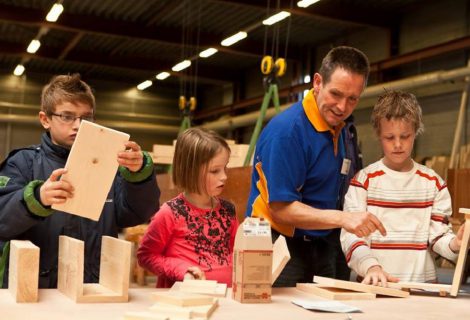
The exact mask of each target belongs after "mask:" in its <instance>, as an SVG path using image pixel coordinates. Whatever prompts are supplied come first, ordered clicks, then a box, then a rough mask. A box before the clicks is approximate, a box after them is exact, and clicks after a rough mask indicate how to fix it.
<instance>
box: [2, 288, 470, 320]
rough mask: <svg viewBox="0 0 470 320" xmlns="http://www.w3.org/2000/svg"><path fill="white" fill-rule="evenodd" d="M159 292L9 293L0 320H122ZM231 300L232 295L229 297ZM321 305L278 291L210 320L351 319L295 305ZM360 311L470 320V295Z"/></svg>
mask: <svg viewBox="0 0 470 320" xmlns="http://www.w3.org/2000/svg"><path fill="white" fill-rule="evenodd" d="M156 290H157V289H130V291H129V295H130V297H131V298H130V302H129V303H101V304H84V303H81V304H76V303H75V302H73V301H72V300H70V299H68V298H67V297H65V296H64V295H62V294H61V293H59V292H58V291H57V290H55V289H41V290H39V303H15V302H14V301H13V298H12V296H11V294H10V292H8V290H6V289H1V290H0V314H1V319H5V320H7V319H8V320H13V319H26V320H64V319H77V320H84V319H86V320H95V319H96V320H107V319H113V320H119V319H122V316H123V315H124V313H126V312H127V311H146V310H147V308H148V307H150V305H152V301H151V300H150V299H149V297H148V295H149V293H150V292H155V291H156ZM229 294H230V292H229ZM293 298H299V299H309V298H310V299H319V300H321V298H316V297H315V296H312V295H309V294H306V293H303V292H300V291H298V290H296V289H295V288H274V289H273V301H272V303H270V304H240V303H238V302H236V301H234V300H232V299H229V298H222V299H220V300H219V304H220V306H219V308H218V309H217V310H216V311H215V313H214V314H213V315H212V317H211V320H219V319H223V320H230V319H238V320H239V319H261V320H262V319H269V320H277V319H279V320H286V319H288V320H293V319H295V320H298V319H331V320H341V319H343V320H344V319H347V316H346V315H345V314H339V313H321V312H313V311H308V310H305V309H303V308H301V307H298V306H296V305H293V304H292V303H291V300H292V299H293ZM345 303H346V304H349V305H353V306H356V307H359V308H361V309H362V310H363V313H352V314H350V315H351V317H352V319H364V320H367V319H370V320H377V319H387V320H389V319H390V320H394V319H413V320H418V319H426V320H430V319H436V320H442V319H470V311H469V310H470V295H468V294H462V295H459V297H458V298H448V297H444V298H443V297H438V296H436V295H412V296H410V297H409V298H384V297H379V298H377V299H375V300H362V301H359V300H357V301H345Z"/></svg>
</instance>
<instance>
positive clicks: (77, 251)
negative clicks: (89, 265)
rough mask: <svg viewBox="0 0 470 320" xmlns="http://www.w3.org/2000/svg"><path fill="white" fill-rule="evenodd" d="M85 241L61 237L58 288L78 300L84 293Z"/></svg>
mask: <svg viewBox="0 0 470 320" xmlns="http://www.w3.org/2000/svg"><path fill="white" fill-rule="evenodd" d="M84 252H85V249H84V244H83V241H80V240H77V239H74V238H70V237H67V236H60V237H59V269H58V276H57V277H58V280H57V289H58V290H59V291H60V292H62V293H63V294H64V295H66V296H67V297H69V298H70V299H72V300H74V301H77V300H78V299H79V297H81V296H82V295H83V265H84V259H83V254H84Z"/></svg>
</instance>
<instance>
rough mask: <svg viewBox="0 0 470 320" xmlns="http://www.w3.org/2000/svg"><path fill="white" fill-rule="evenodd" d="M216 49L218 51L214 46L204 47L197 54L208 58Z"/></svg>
mask: <svg viewBox="0 0 470 320" xmlns="http://www.w3.org/2000/svg"><path fill="white" fill-rule="evenodd" d="M217 51H219V50H217V49H216V48H209V49H206V50H204V51H201V53H199V56H200V57H201V58H208V57H210V56H211V55H213V54H216V53H217Z"/></svg>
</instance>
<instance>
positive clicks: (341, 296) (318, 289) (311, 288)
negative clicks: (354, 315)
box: [296, 283, 375, 300]
mask: <svg viewBox="0 0 470 320" xmlns="http://www.w3.org/2000/svg"><path fill="white" fill-rule="evenodd" d="M296 287H297V289H298V290H300V291H303V292H307V293H311V294H314V295H316V296H319V297H322V298H326V299H330V300H372V299H375V294H374V293H369V292H357V291H351V290H346V289H341V288H331V287H324V286H323V285H321V284H318V283H297V286H296Z"/></svg>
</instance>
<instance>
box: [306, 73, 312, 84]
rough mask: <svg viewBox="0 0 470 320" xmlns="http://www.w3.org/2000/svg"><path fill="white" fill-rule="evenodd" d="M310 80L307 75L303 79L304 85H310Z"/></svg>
mask: <svg viewBox="0 0 470 320" xmlns="http://www.w3.org/2000/svg"><path fill="white" fill-rule="evenodd" d="M311 80H312V78H310V76H309V75H308V74H307V75H306V76H305V77H304V83H310V81H311Z"/></svg>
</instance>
